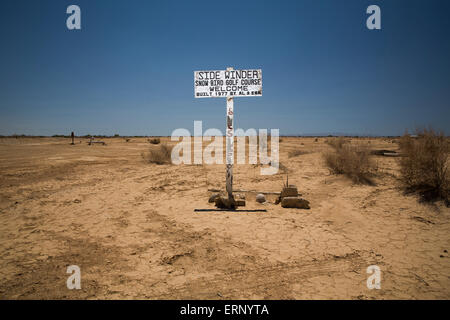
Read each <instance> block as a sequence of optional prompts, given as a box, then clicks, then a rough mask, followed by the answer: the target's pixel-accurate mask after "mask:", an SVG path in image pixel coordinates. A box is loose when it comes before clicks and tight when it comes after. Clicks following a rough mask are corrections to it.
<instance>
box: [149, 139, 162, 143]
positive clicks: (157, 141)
mask: <svg viewBox="0 0 450 320" xmlns="http://www.w3.org/2000/svg"><path fill="white" fill-rule="evenodd" d="M148 142H150V143H151V144H160V143H161V139H159V138H153V139H148Z"/></svg>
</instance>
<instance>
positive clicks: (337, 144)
mask: <svg viewBox="0 0 450 320" xmlns="http://www.w3.org/2000/svg"><path fill="white" fill-rule="evenodd" d="M347 142H348V140H347V139H345V138H344V137H337V138H332V139H327V141H326V143H327V144H329V145H330V146H332V147H333V148H334V149H335V150H338V149H341V148H342V146H343V145H344V144H345V143H347Z"/></svg>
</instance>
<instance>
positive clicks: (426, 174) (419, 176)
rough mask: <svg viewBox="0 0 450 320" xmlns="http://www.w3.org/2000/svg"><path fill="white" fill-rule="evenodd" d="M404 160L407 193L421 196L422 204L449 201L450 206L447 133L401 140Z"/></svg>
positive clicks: (421, 132)
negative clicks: (423, 201) (416, 193)
mask: <svg viewBox="0 0 450 320" xmlns="http://www.w3.org/2000/svg"><path fill="white" fill-rule="evenodd" d="M399 146H400V150H401V154H402V157H401V158H400V159H399V162H400V173H401V181H402V183H403V184H404V186H405V188H406V191H407V192H418V193H419V194H420V195H421V197H422V200H426V201H433V200H437V199H443V200H445V202H446V204H447V206H448V205H449V204H450V172H449V170H448V168H449V164H448V155H449V152H450V142H449V140H448V139H447V138H446V137H445V136H444V134H443V132H436V131H434V130H433V129H432V128H430V129H418V130H416V137H411V136H410V135H408V134H407V133H405V135H403V136H402V137H401V138H400V141H399Z"/></svg>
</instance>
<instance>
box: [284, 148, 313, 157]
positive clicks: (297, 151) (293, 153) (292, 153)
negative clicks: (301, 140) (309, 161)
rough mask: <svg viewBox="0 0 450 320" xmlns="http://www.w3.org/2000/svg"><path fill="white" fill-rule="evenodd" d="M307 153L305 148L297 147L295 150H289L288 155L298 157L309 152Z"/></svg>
mask: <svg viewBox="0 0 450 320" xmlns="http://www.w3.org/2000/svg"><path fill="white" fill-rule="evenodd" d="M307 153H308V152H307V151H305V150H301V149H295V150H291V151H289V152H288V157H289V158H293V157H298V156H301V155H303V154H307Z"/></svg>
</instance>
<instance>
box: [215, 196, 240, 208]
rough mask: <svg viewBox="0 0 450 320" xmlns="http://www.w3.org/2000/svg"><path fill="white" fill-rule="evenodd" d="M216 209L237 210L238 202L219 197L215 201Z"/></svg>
mask: <svg viewBox="0 0 450 320" xmlns="http://www.w3.org/2000/svg"><path fill="white" fill-rule="evenodd" d="M214 202H215V204H216V207H217V208H221V209H235V208H236V202H235V201H234V202H233V201H230V199H228V198H225V197H222V196H220V197H217V198H216V199H215V200H214Z"/></svg>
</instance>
